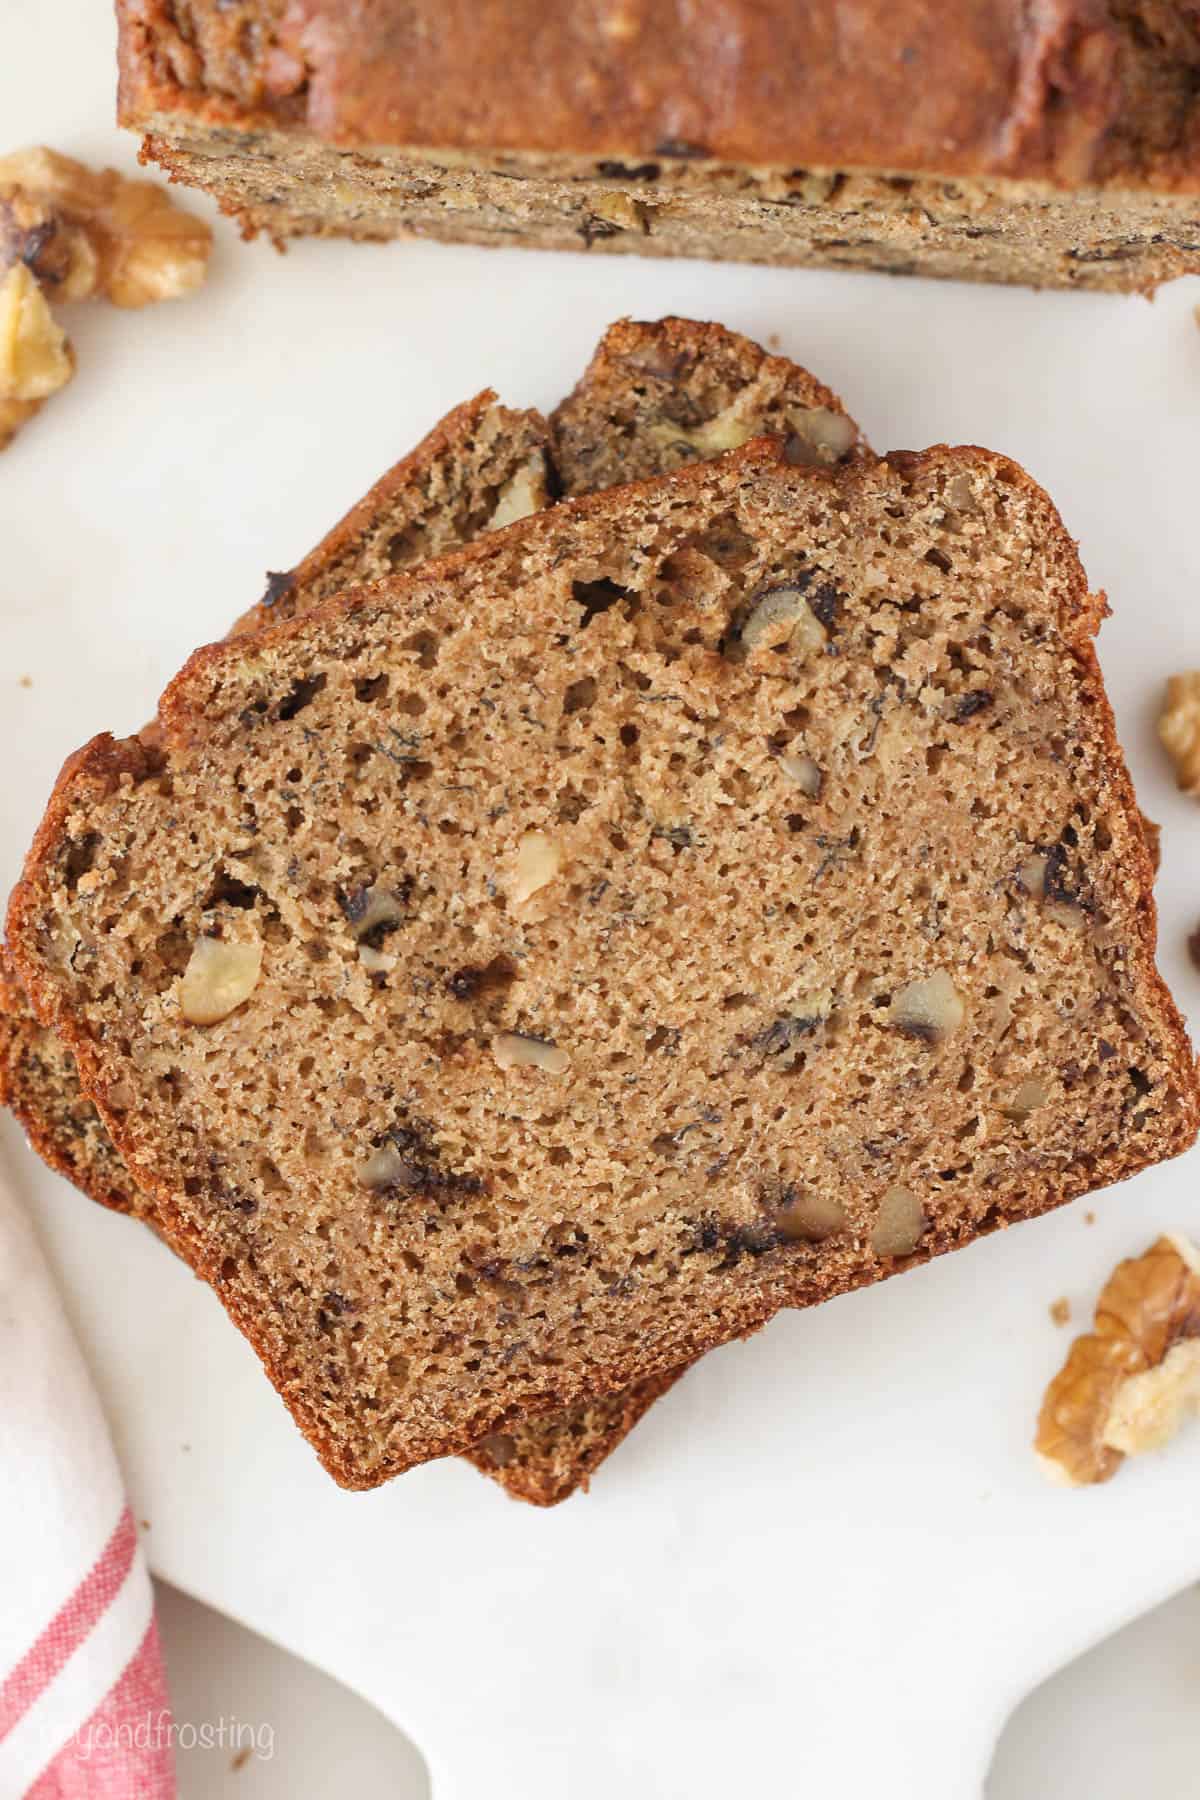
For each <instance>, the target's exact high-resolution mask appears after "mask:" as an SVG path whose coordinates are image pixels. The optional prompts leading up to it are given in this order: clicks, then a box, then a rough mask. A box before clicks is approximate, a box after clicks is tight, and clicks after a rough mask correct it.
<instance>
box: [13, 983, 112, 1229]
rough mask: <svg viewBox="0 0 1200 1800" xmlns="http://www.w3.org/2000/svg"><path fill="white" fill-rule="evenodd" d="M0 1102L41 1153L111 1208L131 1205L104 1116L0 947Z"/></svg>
mask: <svg viewBox="0 0 1200 1800" xmlns="http://www.w3.org/2000/svg"><path fill="white" fill-rule="evenodd" d="M0 1106H7V1107H8V1108H9V1110H10V1111H11V1112H12V1113H13V1114H14V1115H15V1117H16V1118H17V1119H18V1120H19V1122H20V1124H21V1126H22V1127H23V1129H24V1130H25V1132H26V1134H27V1135H28V1138H29V1141H30V1143H31V1144H32V1145H33V1148H34V1149H35V1150H36V1151H37V1153H38V1155H39V1156H40V1157H41V1158H42V1161H43V1162H45V1163H48V1164H49V1166H50V1167H51V1168H52V1169H57V1170H58V1172H59V1174H60V1175H65V1176H66V1178H67V1180H68V1181H72V1182H74V1183H75V1185H76V1187H80V1188H82V1189H83V1191H84V1193H86V1194H88V1195H90V1196H91V1198H92V1199H93V1200H98V1201H99V1202H100V1204H101V1205H102V1206H109V1207H112V1208H113V1209H114V1210H115V1211H117V1212H136V1211H137V1210H138V1205H137V1203H138V1199H139V1195H138V1190H137V1187H136V1185H135V1184H134V1182H133V1181H132V1180H131V1179H130V1177H129V1174H128V1172H127V1171H126V1168H125V1165H124V1163H123V1162H122V1161H121V1158H120V1156H119V1155H118V1154H117V1150H116V1146H115V1145H114V1144H113V1141H112V1139H111V1138H110V1137H109V1135H108V1132H107V1131H106V1130H105V1127H104V1123H103V1121H102V1120H101V1118H100V1115H99V1113H98V1112H97V1111H96V1109H95V1107H94V1106H93V1105H92V1103H91V1101H90V1100H89V1099H88V1098H87V1096H86V1095H85V1094H84V1093H83V1091H82V1089H81V1087H80V1085H79V1074H78V1070H77V1068H76V1065H75V1058H74V1057H73V1056H72V1054H71V1052H70V1050H69V1049H68V1048H67V1047H66V1045H65V1044H64V1043H63V1042H62V1041H61V1040H60V1039H59V1038H57V1037H56V1036H55V1035H54V1033H53V1032H51V1031H47V1030H46V1029H45V1027H44V1026H42V1025H39V1024H38V1022H37V1019H36V1018H35V1017H34V1014H33V1012H32V1010H31V1008H30V1005H29V1002H28V1001H27V1000H26V998H25V995H24V992H23V991H22V989H21V985H20V983H19V982H18V980H17V978H16V973H15V971H14V970H13V969H12V967H11V965H10V964H9V962H8V958H7V956H6V954H5V952H4V951H3V949H0Z"/></svg>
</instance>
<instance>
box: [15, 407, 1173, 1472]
mask: <svg viewBox="0 0 1200 1800" xmlns="http://www.w3.org/2000/svg"><path fill="white" fill-rule="evenodd" d="M1101 612H1102V603H1101V601H1100V599H1099V598H1098V597H1089V595H1088V594H1087V590H1086V583H1085V579H1084V576H1083V572H1082V570H1081V568H1080V565H1079V561H1078V557H1077V555H1076V552H1075V547H1074V545H1073V543H1072V541H1071V540H1070V539H1069V537H1068V536H1067V535H1066V533H1065V531H1064V530H1063V528H1062V525H1061V522H1060V521H1059V519H1058V516H1057V514H1056V512H1055V511H1054V508H1053V506H1052V505H1051V503H1050V502H1049V500H1048V499H1047V498H1046V496H1045V495H1044V494H1043V493H1042V492H1041V490H1040V489H1038V488H1037V487H1036V486H1035V484H1034V483H1033V482H1032V481H1030V479H1029V478H1028V477H1027V476H1026V475H1025V474H1024V473H1023V471H1021V470H1020V469H1019V468H1018V467H1017V466H1016V465H1014V464H1013V463H1011V462H1009V461H1007V460H1006V459H1004V458H1002V457H996V456H992V455H989V454H988V453H986V452H983V451H977V450H946V449H938V450H933V451H927V452H923V453H919V454H912V455H897V456H895V457H892V458H890V459H888V460H887V461H886V462H884V463H881V464H878V465H870V464H864V465H861V466H850V467H846V468H841V469H837V470H832V471H826V470H823V469H810V468H796V467H791V466H789V465H788V464H787V463H786V461H785V460H784V459H783V455H782V446H781V445H779V443H778V442H776V443H775V444H774V445H769V444H766V443H761V444H756V445H752V446H750V447H748V448H747V449H744V450H742V451H740V452H736V453H734V454H732V455H730V456H727V457H725V458H723V459H721V460H720V461H719V462H717V463H715V464H711V465H704V466H699V467H695V468H689V469H684V470H680V471H677V472H676V473H674V474H673V475H670V476H667V477H663V478H661V479H659V480H656V481H652V482H648V483H645V484H642V485H640V486H636V487H633V488H627V489H621V490H616V491H612V492H606V493H600V494H596V495H593V496H590V497H589V498H587V499H585V500H580V501H574V502H571V503H568V504H566V505H564V506H561V507H557V508H553V509H550V510H548V511H546V512H544V513H542V514H540V515H539V516H537V517H534V518H530V519H526V520H525V521H523V522H522V523H520V524H517V525H514V526H512V527H511V528H509V529H508V530H507V531H503V532H498V533H492V534H489V535H488V536H486V537H485V538H483V539H481V540H480V541H479V542H478V543H477V544H475V545H474V546H472V547H471V548H469V549H467V550H464V551H460V552H458V553H457V554H455V555H453V556H450V557H447V558H445V559H443V560H442V561H440V562H435V563H433V564H427V565H424V566H423V567H422V568H421V569H420V570H418V571H416V572H414V573H412V574H410V575H408V576H403V577H394V578H391V579H389V580H388V581H386V582H384V583H382V584H380V585H379V586H377V587H375V588H368V589H364V590H361V591H359V592H358V593H351V594H349V595H343V596H340V597H338V598H335V599H334V600H332V601H329V602H327V603H326V604H325V605H324V606H323V607H321V608H320V609H318V611H316V612H315V613H313V614H311V615H309V616H308V617H307V618H304V619H298V620H295V621H293V622H292V623H291V624H287V625H284V626H282V627H280V628H277V629H275V630H272V631H268V632H266V633H263V634H260V635H259V636H257V637H255V638H253V639H247V640H245V641H243V642H241V643H234V644H229V645H218V646H213V647H211V648H210V649H208V650H206V651H202V652H200V653H199V654H198V655H197V656H196V657H194V658H193V659H192V661H191V663H190V664H189V665H188V667H187V668H186V669H185V670H184V672H183V673H182V675H181V676H179V677H178V678H177V680H176V681H175V682H174V683H173V684H172V686H171V687H170V689H169V690H168V692H167V694H166V695H165V696H164V701H163V706H162V711H161V715H160V722H161V728H162V743H161V745H159V746H154V747H151V748H147V746H146V745H144V744H143V743H142V742H140V741H138V740H133V741H129V742H126V743H124V744H120V743H117V742H115V741H114V740H112V739H111V738H107V737H102V738H99V739H96V740H94V741H93V743H91V744H90V745H88V746H87V747H86V748H85V749H84V750H83V751H81V752H79V753H78V754H77V755H76V756H75V757H73V758H72V759H71V760H70V762H69V763H68V764H67V766H66V768H65V769H64V772H63V775H62V777H61V778H60V781H59V784H58V787H57V788H56V791H55V794H54V796H53V799H52V801H51V804H50V807H49V809H48V812H47V815H46V818H45V821H44V823H43V826H42V828H41V830H40V832H39V834H38V838H37V840H36V843H35V845H34V848H33V850H32V851H31V853H30V856H29V859H28V861H27V865H26V869H25V873H24V875H23V878H22V880H21V882H20V884H19V886H18V888H17V891H16V894H15V896H14V899H13V903H12V906H11V908H10V912H9V941H10V948H11V950H12V953H13V957H14V960H15V962H16V965H17V968H18V972H19V974H20V977H21V979H22V981H23V982H24V984H25V986H26V989H27V991H28V992H29V993H30V994H31V996H32V998H33V1002H34V1005H35V1007H36V1009H37V1011H38V1013H39V1016H40V1017H41V1018H42V1019H43V1021H44V1022H45V1023H46V1024H48V1025H50V1026H51V1027H53V1028H54V1029H56V1030H58V1031H60V1032H61V1033H63V1035H64V1036H65V1037H66V1038H67V1039H68V1041H69V1042H70V1044H71V1046H72V1047H73V1049H74V1050H75V1052H76V1055H77V1056H78V1058H79V1059H80V1063H81V1066H82V1068H83V1072H84V1078H85V1082H86V1085H87V1087H88V1088H89V1091H90V1092H91V1093H92V1094H93V1096H94V1097H95V1098H96V1100H97V1103H98V1104H99V1106H100V1109H101V1111H102V1114H103V1116H104V1118H105V1120H106V1122H107V1123H108V1125H109V1128H110V1130H111V1132H112V1134H113V1137H114V1139H115V1141H116V1143H117V1145H118V1147H119V1149H120V1150H121V1152H122V1154H123V1155H124V1157H125V1159H126V1162H127V1163H128V1164H129V1165H130V1166H131V1167H132V1168H134V1169H135V1170H136V1173H137V1178H138V1181H139V1183H140V1184H142V1185H144V1186H146V1187H147V1188H149V1189H150V1190H152V1191H153V1192H154V1194H155V1196H156V1203H157V1205H158V1207H159V1208H160V1214H159V1217H160V1222H161V1223H162V1225H163V1226H164V1228H165V1229H166V1230H167V1232H168V1235H169V1236H170V1237H171V1239H172V1241H173V1242H174V1243H175V1244H176V1246H177V1247H178V1248H180V1249H181V1250H182V1251H183V1252H184V1253H185V1254H186V1255H187V1256H188V1257H189V1259H190V1261H191V1262H192V1264H193V1266H194V1267H195V1268H196V1269H197V1271H198V1272H199V1273H200V1274H202V1275H203V1276H204V1278H205V1279H206V1280H208V1281H209V1282H211V1283H212V1285H213V1286H214V1288H215V1289H216V1291H217V1292H218V1294H219V1295H220V1297H221V1299H222V1301H223V1303H224V1304H225V1306H226V1307H227V1309H228V1310H229V1311H230V1313H231V1315H232V1316H233V1317H234V1319H235V1320H236V1321H237V1322H238V1323H239V1324H240V1325H241V1327H242V1328H243V1330H245V1332H246V1333H247V1335H248V1336H249V1337H250V1339H251V1340H252V1342H253V1343H254V1344H255V1346H256V1348H257V1349H258V1351H259V1354H260V1355H261V1357H262V1358H263V1361H264V1363H265V1365H266V1367H267V1369H268V1370H269V1372H270V1374H271V1376H272V1378H273V1379H274V1381H275V1382H276V1384H277V1386H278V1388H279V1390H280V1392H281V1393H282V1395H283V1397H284V1399H285V1400H286V1402H287V1403H288V1405H289V1406H290V1407H291V1409H292V1411H293V1412H294V1414H295V1416H296V1418H297V1420H298V1422H299V1423H300V1425H301V1427H302V1429H303V1430H304V1431H305V1432H306V1434H307V1435H308V1436H309V1437H310V1439H311V1441H312V1442H313V1443H314V1445H315V1446H316V1448H317V1450H318V1452H319V1454H320V1455H321V1457H322V1459H323V1460H324V1461H325V1463H326V1465H327V1466H328V1467H329V1469H330V1470H331V1472H332V1473H333V1474H334V1475H335V1476H336V1478H337V1479H338V1480H340V1481H341V1482H343V1483H345V1484H346V1485H349V1486H359V1487H365V1486H370V1485H373V1484H375V1483H377V1482H379V1481H381V1480H384V1479H386V1478H387V1477H388V1476H389V1475H391V1474H394V1473H397V1472H399V1471H400V1470H401V1469H403V1468H406V1467H408V1466H410V1465H411V1464H413V1463H415V1462H418V1461H421V1460H423V1459H425V1458H427V1457H430V1456H436V1455H441V1454H445V1453H447V1452H450V1451H455V1450H459V1449H463V1448H467V1447H469V1446H470V1445H472V1444H473V1443H475V1442H477V1441H478V1440H479V1438H480V1437H481V1436H483V1435H485V1434H487V1433H494V1432H496V1431H500V1432H503V1431H504V1430H505V1429H506V1428H507V1426H508V1423H509V1421H510V1420H511V1419H512V1418H513V1417H516V1416H521V1415H524V1414H529V1415H530V1416H534V1415H535V1414H536V1412H537V1411H538V1410H545V1411H550V1410H552V1409H554V1408H556V1407H557V1408H565V1407H567V1406H570V1405H572V1404H574V1403H576V1402H578V1401H579V1400H580V1399H583V1398H585V1397H587V1396H588V1395H592V1394H597V1393H602V1392H611V1391H614V1390H616V1389H617V1388H620V1387H622V1386H625V1385H627V1384H628V1383H630V1382H631V1381H633V1380H636V1379H645V1378H647V1377H653V1376H656V1375H658V1374H661V1373H665V1372H666V1371H668V1370H670V1369H673V1368H676V1367H679V1366H681V1365H682V1364H683V1363H684V1362H686V1361H687V1360H688V1358H689V1357H691V1356H694V1355H696V1354H698V1353H699V1352H701V1351H703V1350H704V1349H706V1348H708V1347H710V1346H712V1345H714V1344H716V1343H719V1342H722V1341H724V1340H725V1339H727V1338H729V1337H731V1336H734V1335H736V1334H738V1333H741V1332H746V1331H749V1330H752V1329H754V1328H755V1327H757V1326H758V1325H759V1324H761V1323H762V1322H763V1321H764V1320H765V1319H766V1318H768V1317H769V1316H770V1315H771V1314H772V1313H773V1312H774V1311H775V1310H776V1309H777V1308H778V1307H780V1306H782V1305H802V1304H807V1303H811V1302H813V1301H816V1300H819V1299H822V1298H824V1297H826V1296H828V1295H831V1294H834V1293H837V1292H841V1291H844V1290H845V1289H847V1288H850V1287H854V1286H857V1285H861V1284H862V1283H865V1282H869V1281H872V1280H875V1279H878V1278H880V1277H881V1276H884V1275H887V1274H890V1273H891V1272H893V1271H894V1270H896V1269H897V1268H902V1267H905V1266H908V1265H909V1264H910V1263H912V1262H914V1261H920V1260H923V1259H925V1258H927V1257H929V1256H930V1255H933V1254H935V1253H937V1252H940V1251H944V1250H948V1249H951V1248H953V1247H954V1246H956V1245H958V1244H961V1243H964V1242H967V1241H970V1240H971V1239H973V1238H975V1237H977V1236H979V1235H980V1234H981V1233H983V1232H986V1231H989V1230H992V1229H994V1228H996V1227H997V1226H1000V1225H1004V1224H1007V1223H1010V1222H1013V1221H1015V1220H1018V1219H1021V1218H1025V1217H1030V1216H1032V1215H1034V1214H1037V1213H1039V1212H1042V1211H1044V1210H1045V1209H1046V1208H1048V1207H1050V1206H1053V1205H1055V1204H1057V1203H1059V1202H1061V1201H1063V1200H1066V1199H1068V1198H1070V1197H1072V1196H1074V1195H1076V1194H1079V1193H1082V1192H1084V1191H1087V1190H1090V1189H1092V1188H1095V1187H1097V1186H1101V1185H1104V1184H1105V1183H1108V1182H1111V1181H1115V1180H1117V1179H1120V1178H1121V1177H1123V1176H1126V1175H1128V1174H1131V1173H1133V1172H1134V1171H1135V1170H1137V1169H1139V1168H1142V1167H1144V1166H1146V1165H1147V1164H1148V1163H1151V1162H1154V1161H1156V1160H1158V1159H1160V1158H1162V1157H1164V1156H1168V1155H1171V1154H1174V1153H1176V1152H1177V1151H1179V1150H1180V1149H1182V1148H1183V1147H1185V1146H1186V1145H1187V1144H1188V1143H1190V1142H1191V1141H1192V1138H1193V1137H1194V1135H1195V1130H1196V1124H1197V1107H1198V1095H1197V1089H1196V1077H1195V1070H1194V1066H1193V1061H1192V1057H1191V1052H1190V1050H1189V1047H1188V1044H1187V1040H1186V1037H1185V1034H1184V1032H1183V1029H1182V1026H1181V1023H1180V1021H1179V1018H1178V1015H1177V1013H1176V1011H1175V1009H1174V1007H1173V1005H1172V1003H1171V1001H1170V998H1169V996H1168V995H1167V993H1166V991H1165V989H1164V988H1163V986H1162V983H1161V982H1160V980H1159V978H1158V976H1157V974H1156V972H1155V968H1154V962H1153V945H1154V906H1153V899H1152V895H1151V871H1150V867H1149V862H1148V859H1147V856H1146V852H1145V847H1144V844H1143V841H1142V837H1141V833H1140V829H1139V826H1138V820H1137V813H1136V808H1135V806H1134V803H1133V798H1132V794H1131V791H1130V787H1129V782H1128V777H1127V775H1126V773H1125V770H1124V766H1123V764H1122V762H1121V758H1120V754H1119V750H1118V748H1117V745H1116V741H1115V737H1114V733H1113V725H1112V718H1111V714H1110V711H1109V708H1108V705H1107V701H1106V699H1105V696H1104V692H1103V688H1102V685H1101V681H1100V677H1099V671H1098V668H1097V665H1096V662H1095V657H1094V652H1093V649H1092V642H1091V640H1092V635H1093V633H1094V631H1095V629H1096V626H1097V624H1098V622H1099V618H1100V615H1101Z"/></svg>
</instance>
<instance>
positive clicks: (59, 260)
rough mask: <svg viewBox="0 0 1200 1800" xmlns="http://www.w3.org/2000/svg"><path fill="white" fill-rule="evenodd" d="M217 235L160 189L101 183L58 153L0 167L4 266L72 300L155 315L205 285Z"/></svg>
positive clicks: (33, 153)
mask: <svg viewBox="0 0 1200 1800" xmlns="http://www.w3.org/2000/svg"><path fill="white" fill-rule="evenodd" d="M211 249H212V232H211V231H210V229H209V227H208V226H207V225H206V224H205V223H204V221H203V220H202V219H197V218H194V217H193V215H192V214H191V213H187V212H184V211H183V210H182V208H180V207H178V206H176V204H175V202H174V201H173V200H172V199H171V197H170V195H169V194H167V193H166V191H165V190H164V189H163V188H161V187H159V186H158V185H157V183H155V182H152V181H130V180H128V179H127V178H126V177H125V176H123V175H119V174H118V173H117V171H116V170H115V169H104V170H103V171H101V172H99V173H97V172H96V171H94V170H92V169H88V168H86V167H85V166H84V164H83V163H79V162H75V161H74V159H73V158H71V157H69V156H60V155H59V154H58V152H57V151H55V150H46V149H33V150H21V151H17V152H16V153H15V154H14V155H12V156H4V157H0V256H4V257H5V258H7V259H8V260H11V261H14V262H17V261H19V262H21V263H23V264H27V265H28V266H29V267H31V268H32V269H33V270H34V272H35V273H36V274H37V277H38V279H39V280H40V281H41V282H42V283H43V285H44V286H45V287H46V288H47V289H48V290H49V291H50V292H51V293H52V294H54V295H56V296H57V297H58V298H60V299H63V300H86V299H89V298H91V297H92V296H93V295H96V294H99V295H103V296H104V297H105V298H106V299H109V300H111V301H112V302H113V304H114V305H116V306H147V305H149V304H151V303H152V302H153V301H157V300H174V299H177V298H179V296H180V295H183V294H189V293H191V292H192V291H193V290H194V289H196V288H198V287H199V286H200V284H201V282H202V281H203V280H204V276H205V272H206V270H207V268H208V258H209V253H210V251H211Z"/></svg>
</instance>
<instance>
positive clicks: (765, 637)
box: [741, 582, 828, 657]
mask: <svg viewBox="0 0 1200 1800" xmlns="http://www.w3.org/2000/svg"><path fill="white" fill-rule="evenodd" d="M741 640H742V648H743V650H745V651H746V652H747V653H748V654H750V655H753V654H754V652H755V651H758V650H782V649H784V648H786V649H788V650H790V651H792V652H793V653H794V654H797V655H800V656H804V657H807V656H813V655H815V654H816V653H817V652H818V651H821V650H823V649H824V648H825V645H826V643H827V642H828V638H827V635H826V632H825V628H824V626H823V625H822V624H821V622H820V620H819V619H818V618H817V615H816V613H814V611H813V609H812V607H811V606H810V605H809V603H808V601H807V600H806V599H805V597H804V590H803V589H802V588H799V587H795V586H793V585H792V584H791V583H790V582H788V583H785V584H783V585H782V586H780V587H773V588H768V589H767V591H766V592H765V593H763V594H760V595H759V597H758V599H757V600H756V602H755V604H754V606H753V608H752V609H751V611H750V613H749V614H748V615H747V618H746V621H745V624H744V625H743V626H742V630H741Z"/></svg>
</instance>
